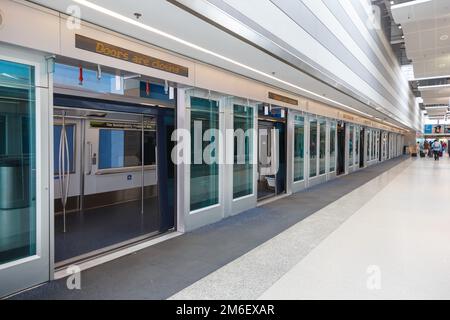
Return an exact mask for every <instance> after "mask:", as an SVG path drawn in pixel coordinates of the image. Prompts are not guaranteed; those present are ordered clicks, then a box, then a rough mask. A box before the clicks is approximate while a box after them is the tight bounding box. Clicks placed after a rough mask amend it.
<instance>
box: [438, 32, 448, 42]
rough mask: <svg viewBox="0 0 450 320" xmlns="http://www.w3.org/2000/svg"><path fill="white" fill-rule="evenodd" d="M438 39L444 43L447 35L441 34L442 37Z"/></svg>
mask: <svg viewBox="0 0 450 320" xmlns="http://www.w3.org/2000/svg"><path fill="white" fill-rule="evenodd" d="M439 39H441V40H442V41H445V40H447V39H448V35H446V34H443V35H442V36H440V37H439Z"/></svg>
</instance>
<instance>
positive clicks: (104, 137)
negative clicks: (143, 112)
mask: <svg viewBox="0 0 450 320" xmlns="http://www.w3.org/2000/svg"><path fill="white" fill-rule="evenodd" d="M155 148H156V132H155V131H145V133H144V164H145V165H154V164H155V163H156V150H155ZM141 165H142V132H141V131H138V130H111V129H100V130H99V164H98V168H99V169H116V168H129V167H137V166H141Z"/></svg>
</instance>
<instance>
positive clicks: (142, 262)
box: [14, 157, 409, 299]
mask: <svg viewBox="0 0 450 320" xmlns="http://www.w3.org/2000/svg"><path fill="white" fill-rule="evenodd" d="M405 161H409V160H406V158H404V157H401V158H397V159H393V160H390V161H386V162H383V163H381V164H378V165H374V166H371V167H369V168H366V169H365V170H361V171H357V172H355V173H352V174H349V175H347V176H342V177H340V178H339V179H335V180H333V181H330V182H329V183H324V184H321V185H317V186H314V187H312V188H310V189H308V190H305V191H303V192H300V193H297V194H294V195H291V196H288V197H285V198H283V199H280V200H278V201H275V202H272V203H269V204H266V205H264V206H261V207H258V208H254V209H252V210H249V211H247V212H244V213H242V214H239V215H237V216H233V217H230V218H227V219H225V220H223V221H221V222H219V223H216V224H213V225H210V226H206V227H204V228H200V229H198V230H195V231H194V232H190V233H186V234H183V235H182V236H178V237H176V238H173V239H170V240H167V241H164V242H161V243H159V244H157V245H153V246H151V247H148V248H146V249H143V250H141V251H139V252H136V253H135V254H132V255H128V256H125V257H122V258H119V259H116V260H114V261H111V262H108V263H105V264H103V265H100V266H98V267H95V268H91V269H88V270H86V271H83V272H82V274H81V286H82V288H81V290H69V289H68V288H67V285H66V280H65V279H61V280H57V281H52V282H50V283H46V284H44V285H42V286H39V287H37V288H35V289H33V290H29V291H26V292H23V293H21V294H19V295H16V296H14V299H167V298H170V297H172V296H173V297H174V298H176V297H177V294H179V295H178V296H179V297H180V296H183V295H189V298H196V297H205V298H236V299H237V298H247V297H248V298H258V297H259V296H260V295H261V294H262V293H264V291H265V290H267V289H268V288H270V286H271V285H272V284H274V283H275V282H276V281H277V280H278V279H280V278H281V277H282V276H283V275H284V274H285V273H287V272H288V271H289V270H290V269H291V268H292V267H293V266H294V265H295V264H296V263H298V261H300V260H301V259H302V258H304V257H305V256H306V255H307V254H308V253H309V252H310V251H312V250H313V249H314V248H315V247H317V246H318V245H319V244H320V243H321V242H322V241H323V239H325V238H326V237H327V236H328V235H329V234H330V233H331V232H333V231H334V230H335V229H337V228H338V227H339V225H340V224H341V223H342V222H344V221H345V219H346V215H339V216H338V215H335V218H329V217H328V218H326V219H324V218H323V217H318V218H314V219H313V217H314V216H315V214H316V213H318V212H319V211H320V210H321V209H323V208H326V207H327V206H329V205H332V204H333V203H336V201H337V200H339V199H340V198H342V197H344V196H346V195H348V194H350V193H351V192H353V191H355V190H357V189H358V188H360V187H361V186H364V185H365V184H366V183H367V182H369V181H371V180H372V179H374V178H377V177H379V176H380V175H382V174H383V173H384V172H389V171H390V170H391V169H395V168H396V167H398V166H399V165H401V164H402V163H404V162H405ZM395 174H396V173H395V172H394V173H393V175H395ZM385 180H386V179H385ZM387 182H388V181H385V183H387ZM382 185H383V184H380V185H379V188H382ZM375 193H376V191H375V190H371V192H368V193H366V194H365V197H364V198H362V199H358V204H359V205H360V206H362V205H363V204H364V203H365V202H367V201H368V199H370V198H371V197H372V196H373V195H374V194H375ZM353 210H354V209H352V207H350V208H349V210H348V212H347V215H348V216H350V215H351V214H352V212H353ZM330 215H331V214H330ZM308 218H310V220H309V221H310V224H309V230H308V231H305V232H302V233H301V234H297V233H296V232H295V229H293V227H294V226H296V225H298V224H299V222H300V223H301V222H302V221H306V220H307V219H308ZM311 222H312V223H311ZM278 235H279V236H280V237H277V236H278ZM289 235H290V239H287V242H285V243H283V238H282V237H286V236H289ZM275 239H279V240H280V241H281V242H280V244H279V247H278V248H281V249H279V250H278V252H277V253H278V255H274V256H273V257H267V256H266V255H263V256H261V258H262V259H257V258H258V257H256V258H255V260H254V261H253V262H254V263H252V261H251V259H253V258H252V256H251V254H253V253H255V252H256V253H257V252H258V250H260V249H264V247H265V244H266V243H271V240H275ZM293 240H296V241H297V242H296V243H293V242H292V241H293ZM274 249H275V250H276V249H277V247H274ZM280 257H281V258H280ZM247 258H248V259H250V261H248V262H249V263H247V264H246V269H245V270H242V274H241V275H242V277H239V276H240V274H239V270H238V269H237V270H235V271H234V277H231V275H230V274H228V275H227V274H226V272H225V273H223V272H224V270H226V269H227V266H233V265H234V264H233V263H234V262H238V261H242V259H247ZM244 271H245V272H244ZM221 275H222V276H221ZM213 277H216V278H217V283H213V284H212V286H211V287H210V288H207V290H205V291H204V294H202V292H201V291H199V290H197V291H196V290H195V288H201V285H202V284H204V283H206V282H208V281H210V280H211V279H212V278H213ZM227 277H229V281H228V282H226V280H227ZM242 279H243V280H242ZM222 284H225V286H223V287H222Z"/></svg>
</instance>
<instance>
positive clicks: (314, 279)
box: [172, 157, 450, 300]
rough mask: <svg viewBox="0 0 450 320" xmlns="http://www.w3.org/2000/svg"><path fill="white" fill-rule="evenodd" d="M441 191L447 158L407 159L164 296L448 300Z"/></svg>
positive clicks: (447, 236) (448, 179) (449, 169)
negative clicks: (314, 237)
mask: <svg viewBox="0 0 450 320" xmlns="http://www.w3.org/2000/svg"><path fill="white" fill-rule="evenodd" d="M449 194H450V159H448V158H447V157H446V158H443V159H441V160H440V161H434V160H433V159H410V160H407V161H405V162H403V163H402V164H400V165H398V166H396V167H394V168H392V169H390V170H389V171H387V172H385V173H384V174H382V175H380V176H379V177H377V178H375V179H373V180H372V181H370V182H368V183H367V184H365V185H363V186H361V187H360V188H358V189H356V190H354V191H353V192H351V193H349V194H347V195H346V196H344V197H342V198H340V199H339V200H337V201H336V202H334V203H332V204H330V205H328V206H327V207H325V208H323V209H322V210H320V211H318V212H316V213H315V214H314V215H312V216H310V217H309V218H307V219H305V220H303V221H301V222H300V223H298V224H296V225H294V226H293V227H291V228H290V229H288V230H286V231H285V232H283V233H281V234H279V235H278V236H277V237H274V238H273V239H271V240H269V241H267V242H266V243H264V244H263V245H262V246H260V247H258V248H255V249H254V250H253V251H251V252H249V253H248V254H246V255H244V256H243V257H240V258H239V259H237V260H235V261H233V262H231V263H230V264H228V265H227V266H225V267H223V268H222V269H220V270H218V271H216V272H215V273H212V274H210V275H208V277H205V278H203V279H202V280H200V281H198V282H197V283H195V284H193V285H192V286H190V287H188V288H186V289H184V290H183V291H181V292H179V293H177V294H176V295H174V296H173V297H172V298H174V299H197V298H199V299H202V298H213V299H215V298H220V297H225V298H247V299H264V300H266V299H269V300H270V299H450V272H449V270H450V245H449V244H450V232H449V230H450V211H449V210H448V195H449ZM341 222H342V223H341ZM325 230H328V231H329V232H328V234H327V235H326V233H327V232H326V231H325ZM313 232H315V233H321V234H323V235H324V237H323V239H322V240H321V241H320V243H319V244H318V245H317V246H316V247H315V248H314V249H313V250H310V251H309V252H308V248H307V246H308V241H307V239H308V237H309V236H310V234H311V233H313ZM310 245H312V243H310ZM305 247H306V248H305ZM299 251H300V252H302V251H303V252H307V254H301V253H299ZM222 289H224V290H222ZM221 291H222V292H221Z"/></svg>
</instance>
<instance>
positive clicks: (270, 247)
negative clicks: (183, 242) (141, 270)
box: [170, 162, 410, 300]
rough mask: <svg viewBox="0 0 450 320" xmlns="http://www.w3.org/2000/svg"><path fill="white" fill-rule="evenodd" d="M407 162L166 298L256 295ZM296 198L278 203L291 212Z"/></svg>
mask: <svg viewBox="0 0 450 320" xmlns="http://www.w3.org/2000/svg"><path fill="white" fill-rule="evenodd" d="M409 164H410V162H405V163H403V164H401V165H399V166H396V167H395V168H393V169H391V170H389V171H387V172H385V173H384V174H383V175H382V176H380V178H379V179H376V180H372V181H369V182H368V183H366V184H364V185H363V186H361V187H360V188H358V189H356V190H354V191H352V192H351V193H349V194H347V195H345V196H344V197H342V198H340V199H338V200H337V201H335V202H333V203H331V204H330V205H328V206H326V207H325V208H323V209H321V210H319V211H318V212H315V213H314V214H313V215H311V216H309V217H308V218H306V219H304V220H302V221H300V222H299V223H297V224H295V225H294V226H292V227H291V228H289V229H287V230H285V231H283V232H282V233H280V234H279V235H277V236H276V237H274V238H272V239H270V240H269V241H267V242H265V243H264V244H262V245H260V246H258V247H256V248H255V249H253V250H252V251H250V252H248V253H247V254H245V255H243V256H241V257H240V258H238V259H236V260H234V261H232V262H230V263H229V264H227V265H226V266H224V267H222V268H221V269H219V270H217V271H216V272H213V273H212V274H210V275H208V276H207V277H205V278H203V279H201V280H200V281H198V282H196V283H195V284H193V285H192V286H190V287H188V288H186V289H184V290H182V291H181V292H179V293H177V294H175V295H174V296H172V297H171V298H170V299H175V300H178V299H180V300H188V299H200V300H202V299H233V300H235V299H238V300H239V299H245V300H255V299H258V298H259V297H260V296H261V295H262V294H263V293H264V292H265V291H266V290H267V289H269V288H270V287H271V286H272V285H273V284H274V283H275V282H276V281H277V280H278V279H280V278H281V277H282V276H283V275H284V274H285V273H286V272H288V271H289V270H291V268H292V267H294V266H295V265H296V264H297V263H299V262H300V261H301V260H302V259H303V258H304V257H306V256H307V255H308V254H309V253H310V252H311V251H312V250H313V249H314V248H315V247H317V246H318V245H319V244H320V243H321V242H322V241H323V240H324V239H325V238H327V237H328V236H329V235H330V234H331V233H332V232H334V231H335V230H337V229H338V228H339V226H340V225H341V224H342V223H344V222H345V221H346V220H347V219H348V218H350V217H351V216H352V215H353V214H354V213H355V212H357V211H358V210H359V209H360V208H361V207H363V206H364V205H365V204H366V203H367V202H369V201H370V200H371V199H372V198H373V197H374V196H375V195H376V194H377V193H378V192H380V191H381V190H382V189H384V188H385V187H386V186H387V185H388V184H389V183H390V182H391V181H392V180H393V179H395V177H396V176H397V175H398V174H400V173H401V172H402V171H403V170H405V169H406V167H408V166H409ZM298 197H301V195H294V196H292V197H290V199H287V200H286V201H285V203H284V204H283V203H282V202H283V201H280V203H281V206H280V207H281V208H283V210H288V211H290V212H295V211H296V210H298V209H296V208H297V201H295V200H296V198H298ZM324 263H326V262H325V261H324Z"/></svg>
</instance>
